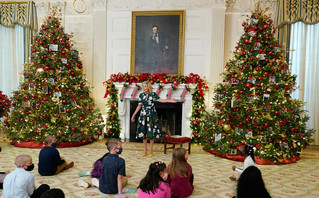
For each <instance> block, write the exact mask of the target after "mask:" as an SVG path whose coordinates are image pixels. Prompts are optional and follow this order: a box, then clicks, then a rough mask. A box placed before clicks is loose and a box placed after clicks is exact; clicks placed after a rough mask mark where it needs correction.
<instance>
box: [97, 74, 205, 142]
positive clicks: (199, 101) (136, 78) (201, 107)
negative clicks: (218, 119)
mask: <svg viewBox="0 0 319 198" xmlns="http://www.w3.org/2000/svg"><path fill="white" fill-rule="evenodd" d="M143 81H149V82H150V83H151V84H154V83H158V84H173V85H174V86H178V85H179V84H181V83H183V84H196V85H197V86H196V87H195V90H194V93H193V94H192V99H193V105H192V118H191V124H190V128H191V129H192V134H193V137H192V138H193V141H194V142H199V141H200V140H201V138H200V136H199V135H198V134H199V132H200V131H201V127H202V126H203V124H202V123H203V117H204V116H203V115H204V113H205V112H206V107H205V103H204V100H205V98H204V91H205V90H207V89H208V86H207V85H206V83H205V81H204V80H203V79H201V78H200V76H199V75H197V74H193V73H191V74H189V75H188V76H184V75H181V76H168V75H166V74H149V73H143V74H135V75H131V74H128V73H125V74H122V73H118V74H112V75H111V76H110V79H108V80H107V81H105V82H104V83H103V84H104V85H105V86H106V93H105V96H104V98H106V97H108V95H110V97H109V98H108V100H107V103H106V107H107V108H108V111H107V121H106V128H107V130H106V134H105V136H106V137H108V138H109V137H119V135H120V124H119V121H120V120H119V115H118V90H117V89H116V87H115V85H114V84H113V83H114V82H122V83H128V84H132V83H141V82H143Z"/></svg>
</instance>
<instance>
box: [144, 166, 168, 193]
mask: <svg viewBox="0 0 319 198" xmlns="http://www.w3.org/2000/svg"><path fill="white" fill-rule="evenodd" d="M167 177H168V173H167V168H166V164H165V163H163V162H153V163H152V164H151V165H150V166H149V170H148V172H147V174H146V176H145V177H144V178H143V179H142V180H141V182H140V185H139V186H138V188H139V190H138V198H152V197H153V198H157V197H158V198H170V197H171V188H170V186H169V184H168V183H166V180H167Z"/></svg>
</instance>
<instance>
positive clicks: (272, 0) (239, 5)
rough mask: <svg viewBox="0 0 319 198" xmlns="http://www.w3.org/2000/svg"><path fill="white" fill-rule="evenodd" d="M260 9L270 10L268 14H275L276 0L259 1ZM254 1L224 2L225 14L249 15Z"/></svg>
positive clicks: (253, 6) (231, 0) (228, 0)
mask: <svg viewBox="0 0 319 198" xmlns="http://www.w3.org/2000/svg"><path fill="white" fill-rule="evenodd" d="M259 2H260V7H261V8H262V9H265V8H267V7H269V8H270V10H269V11H268V12H271V13H272V12H275V7H276V4H277V0H259ZM255 5H256V3H255V0H226V6H227V12H240V13H250V12H251V11H252V10H254V8H255Z"/></svg>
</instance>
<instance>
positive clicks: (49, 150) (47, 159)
mask: <svg viewBox="0 0 319 198" xmlns="http://www.w3.org/2000/svg"><path fill="white" fill-rule="evenodd" d="M43 143H44V144H45V147H44V148H42V149H41V151H40V154H39V164H38V172H39V174H40V175H42V176H51V175H56V174H58V173H60V172H61V171H63V170H67V169H69V168H72V167H73V165H74V162H70V163H67V162H66V161H65V160H64V158H63V157H60V153H59V151H58V150H57V149H56V148H55V147H56V146H57V145H58V143H57V142H56V139H55V138H54V137H53V136H46V137H45V138H44V142H43Z"/></svg>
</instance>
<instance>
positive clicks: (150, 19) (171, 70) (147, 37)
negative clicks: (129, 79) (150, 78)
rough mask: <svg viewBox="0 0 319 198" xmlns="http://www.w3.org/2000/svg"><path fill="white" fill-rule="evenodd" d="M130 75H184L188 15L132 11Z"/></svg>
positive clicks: (173, 12) (179, 12)
mask: <svg viewBox="0 0 319 198" xmlns="http://www.w3.org/2000/svg"><path fill="white" fill-rule="evenodd" d="M131 28H132V29H131V68H130V73H131V74H141V73H166V74H168V75H182V74H183V65H184V29H185V11H184V10H169V11H133V12H132V27H131Z"/></svg>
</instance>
